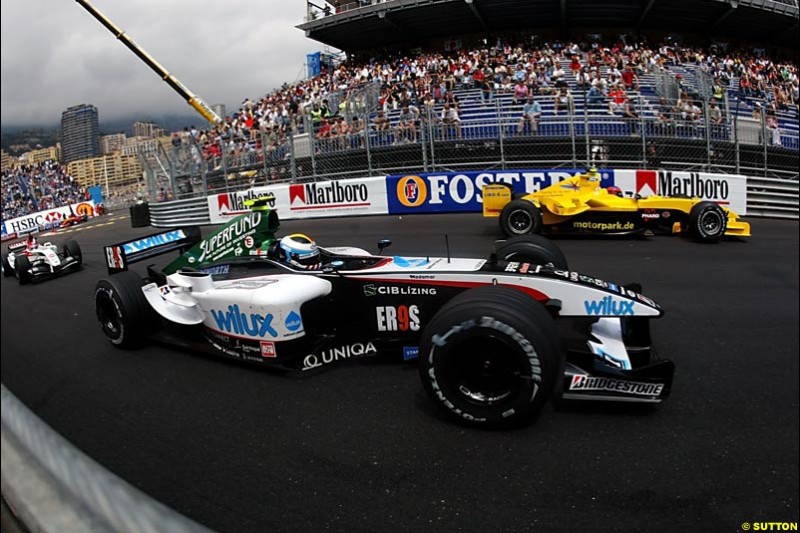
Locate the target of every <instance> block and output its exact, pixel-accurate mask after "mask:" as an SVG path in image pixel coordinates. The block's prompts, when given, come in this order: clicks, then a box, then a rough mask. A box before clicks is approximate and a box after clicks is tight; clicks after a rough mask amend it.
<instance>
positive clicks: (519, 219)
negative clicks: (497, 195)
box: [500, 200, 542, 236]
mask: <svg viewBox="0 0 800 533" xmlns="http://www.w3.org/2000/svg"><path fill="white" fill-rule="evenodd" d="M500 229H501V230H502V231H503V234H504V235H507V236H509V235H526V234H528V233H541V232H542V213H541V212H540V211H539V208H538V207H536V206H535V205H534V204H533V203H531V202H529V201H527V200H512V201H510V202H509V203H508V204H507V205H506V206H505V207H504V208H503V211H501V212H500Z"/></svg>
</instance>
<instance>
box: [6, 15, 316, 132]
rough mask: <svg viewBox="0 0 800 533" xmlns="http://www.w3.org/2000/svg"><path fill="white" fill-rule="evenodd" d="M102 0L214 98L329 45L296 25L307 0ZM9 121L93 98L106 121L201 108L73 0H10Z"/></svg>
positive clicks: (239, 93) (228, 99)
mask: <svg viewBox="0 0 800 533" xmlns="http://www.w3.org/2000/svg"><path fill="white" fill-rule="evenodd" d="M91 3H92V5H93V6H94V7H96V8H97V9H99V10H100V11H101V12H103V13H104V14H105V15H106V16H107V17H108V18H109V19H111V21H112V22H114V23H115V24H116V25H117V26H119V27H120V28H121V29H122V30H123V31H125V33H127V34H128V35H129V36H130V37H131V38H132V39H133V40H134V41H135V42H136V43H137V44H138V45H139V46H141V47H142V48H144V50H146V51H147V52H148V53H149V54H150V55H151V56H153V57H154V58H155V59H156V60H157V61H158V62H159V63H161V64H162V65H163V66H164V68H166V69H167V70H168V71H169V72H171V73H172V74H173V75H175V77H177V78H178V80H180V81H181V82H182V83H183V84H184V85H185V86H186V87H187V88H188V89H189V90H191V91H192V92H194V93H195V94H197V95H198V96H200V97H201V98H202V99H203V100H205V101H206V102H208V103H209V104H216V103H223V104H226V106H227V107H228V109H227V110H228V113H231V112H232V107H233V106H236V108H238V106H239V104H240V103H241V101H242V100H244V98H245V97H250V98H254V97H256V98H257V97H260V96H261V95H263V94H264V93H265V92H267V91H268V90H270V89H272V88H274V87H277V86H279V85H280V84H281V83H283V82H287V81H288V82H292V81H294V80H296V79H297V78H298V77H302V76H303V75H304V67H303V64H304V62H305V55H306V53H308V52H313V51H316V50H321V49H323V45H321V44H320V43H318V42H316V41H313V40H311V39H307V38H306V37H305V35H304V33H303V32H302V31H301V30H298V29H296V28H295V26H296V25H297V24H300V23H302V21H303V16H304V14H305V5H306V2H305V1H304V0H257V1H252V0H250V1H244V0H222V1H219V0H217V1H213V2H212V1H208V0H168V1H164V0H125V1H119V0H92V2H91ZM0 10H1V14H2V32H0V39H1V40H2V43H1V46H0V53H2V77H1V78H0V79H1V80H2V95H1V96H2V98H1V102H0V111H1V112H2V117H0V122H2V125H3V126H13V125H51V124H56V123H58V122H59V121H60V120H61V112H62V111H63V110H65V109H66V108H68V107H70V106H73V105H77V104H82V103H87V104H93V105H95V106H96V107H97V108H98V110H99V112H100V122H101V123H102V122H103V121H104V120H109V119H118V118H126V117H131V116H133V117H137V118H138V117H139V116H141V117H142V118H147V115H148V114H152V115H153V116H158V115H163V114H170V115H171V114H176V115H190V114H192V113H195V112H194V111H193V110H192V108H191V107H189V105H188V104H186V103H184V102H183V100H182V99H181V98H180V97H179V96H178V94H177V93H175V92H174V91H173V90H172V89H170V88H169V86H168V85H167V84H166V83H164V82H163V81H161V79H160V78H159V77H158V76H157V75H156V74H155V73H154V72H153V71H152V70H150V68H149V67H147V66H146V65H145V64H144V63H143V62H142V61H141V60H140V59H139V58H137V57H136V56H135V55H134V54H133V53H132V52H131V51H130V50H128V48H127V47H125V45H123V44H122V43H121V42H119V41H117V40H116V39H115V38H114V37H113V35H112V34H111V33H110V32H109V31H108V30H107V29H106V28H105V27H103V26H102V25H101V24H100V23H99V22H98V21H97V20H95V19H94V17H92V16H91V15H90V14H89V12H88V11H86V10H85V9H84V8H82V7H81V6H80V5H79V4H78V3H77V2H75V1H73V0H3V1H2V2H0ZM197 116H198V117H200V116H199V115H197Z"/></svg>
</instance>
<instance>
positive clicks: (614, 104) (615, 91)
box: [608, 83, 627, 115]
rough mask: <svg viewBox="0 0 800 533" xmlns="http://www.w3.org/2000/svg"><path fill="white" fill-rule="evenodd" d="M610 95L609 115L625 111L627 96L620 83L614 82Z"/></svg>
mask: <svg viewBox="0 0 800 533" xmlns="http://www.w3.org/2000/svg"><path fill="white" fill-rule="evenodd" d="M608 97H609V98H610V99H611V101H610V102H608V114H609V115H613V114H615V113H617V112H624V110H625V101H626V100H627V96H626V95H625V91H623V90H622V87H620V86H619V84H618V83H617V84H614V87H612V89H611V91H610V92H609V93H608Z"/></svg>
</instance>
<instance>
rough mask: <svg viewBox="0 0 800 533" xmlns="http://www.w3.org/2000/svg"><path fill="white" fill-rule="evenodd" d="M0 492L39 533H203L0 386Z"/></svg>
mask: <svg viewBox="0 0 800 533" xmlns="http://www.w3.org/2000/svg"><path fill="white" fill-rule="evenodd" d="M1 438H2V461H1V462H0V464H1V465H2V490H3V499H4V500H5V501H6V502H8V505H9V507H10V508H11V510H12V511H13V513H14V515H15V516H16V517H17V519H19V520H20V521H21V522H22V523H23V524H25V527H27V528H28V530H30V531H35V532H40V533H71V532H74V533H85V532H88V531H91V532H93V533H112V532H113V533H117V532H120V531H131V532H133V531H135V532H137V533H161V532H164V531H170V532H173V533H190V532H192V533H204V532H209V533H210V532H211V530H209V529H207V528H205V527H204V526H201V525H200V524H198V523H196V522H193V521H191V520H189V519H188V518H186V517H184V516H182V515H179V514H177V513H175V512H174V511H172V510H170V509H169V508H167V507H165V506H164V505H162V504H160V503H158V502H157V501H155V500H153V499H152V498H150V497H149V496H147V495H146V494H144V493H143V492H141V491H139V490H137V489H136V488H134V487H132V486H131V485H129V484H128V483H126V482H125V481H123V480H122V479H120V478H118V477H117V476H115V475H114V474H112V473H111V472H109V471H108V470H106V469H105V468H103V467H102V466H100V465H99V464H98V463H96V462H95V461H93V460H92V459H90V458H89V457H87V456H86V455H84V454H83V453H81V452H80V451H79V450H78V449H77V448H75V447H74V446H72V445H71V444H70V443H69V442H67V441H66V440H64V439H63V438H62V437H61V436H60V435H58V434H57V433H56V432H55V431H53V430H52V429H50V428H49V427H48V426H47V425H45V423H44V422H42V421H41V420H39V419H38V418H37V417H36V415H34V414H33V413H32V412H31V411H30V410H29V409H28V408H27V407H25V406H24V405H23V404H22V402H20V401H19V400H18V399H17V398H16V397H14V395H13V394H11V392H9V391H8V389H6V387H5V385H3V386H2V437H1Z"/></svg>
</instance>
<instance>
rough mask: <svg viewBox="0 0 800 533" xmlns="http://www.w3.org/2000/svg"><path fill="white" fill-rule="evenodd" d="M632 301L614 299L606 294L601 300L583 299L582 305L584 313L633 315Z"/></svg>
mask: <svg viewBox="0 0 800 533" xmlns="http://www.w3.org/2000/svg"><path fill="white" fill-rule="evenodd" d="M633 304H634V302H626V301H623V300H615V299H614V298H613V297H612V296H606V297H605V298H603V299H602V300H585V301H584V302H583V306H584V307H585V308H586V314H588V315H599V316H626V315H633V314H634V311H633Z"/></svg>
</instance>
